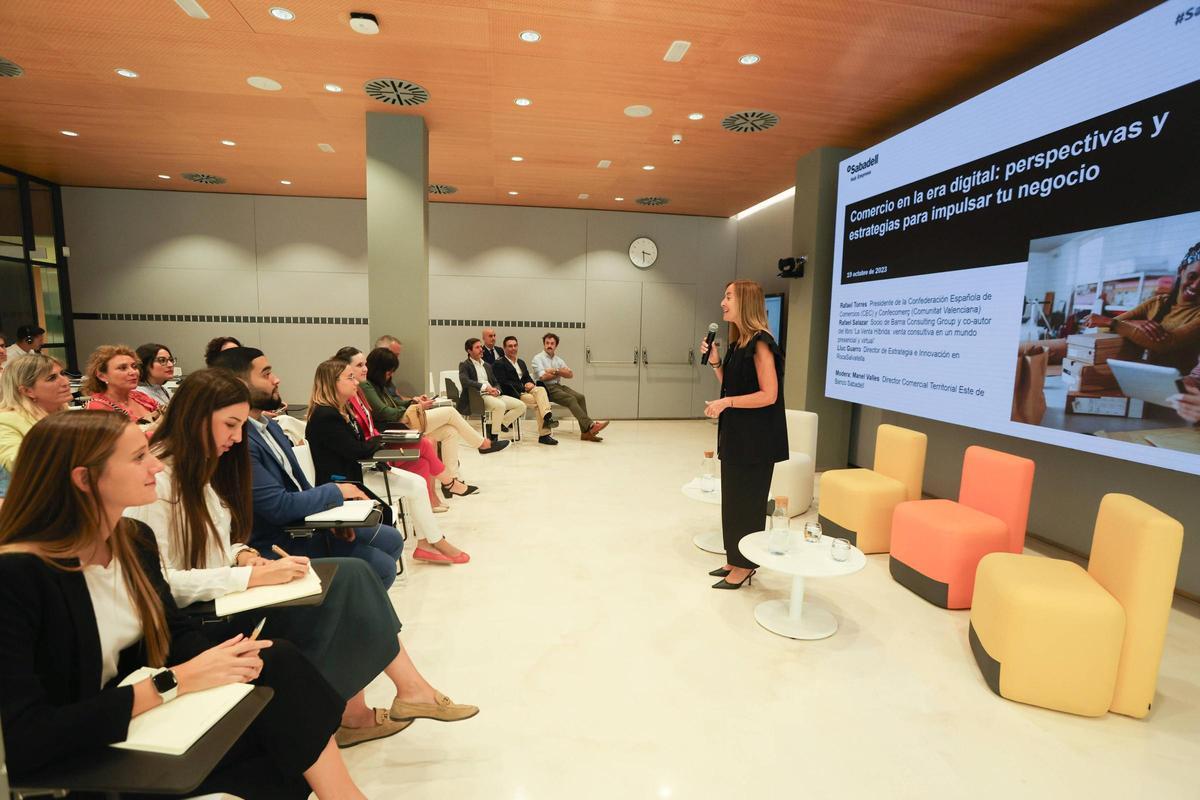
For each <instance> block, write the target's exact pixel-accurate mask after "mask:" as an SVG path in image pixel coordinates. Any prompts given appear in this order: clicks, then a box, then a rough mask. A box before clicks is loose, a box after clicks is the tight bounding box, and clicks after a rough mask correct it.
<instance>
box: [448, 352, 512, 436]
mask: <svg viewBox="0 0 1200 800" xmlns="http://www.w3.org/2000/svg"><path fill="white" fill-rule="evenodd" d="M463 349H465V350H466V351H467V357H466V358H465V359H463V361H462V363H461V364H459V365H458V383H459V385H460V386H461V387H462V394H461V395H460V396H459V398H458V410H459V412H460V413H462V414H469V413H470V411H471V401H470V398H469V397H468V396H467V390H468V389H474V390H475V391H477V392H479V395H480V396H481V397H482V398H483V407H484V410H485V411H486V412H487V414H488V415H490V416H491V418H492V421H493V422H495V421H497V420H499V422H500V429H501V430H505V431H506V430H508V428H509V426H510V425H512V424H513V423H514V422H515V421H516V419H517V417H519V416H521V415H522V414H524V413H525V404H524V403H522V402H521V401H520V400H518V399H517V398H515V397H506V396H505V395H502V394H501V393H500V387H499V384H498V383H497V382H496V374H495V372H493V371H492V365H491V364H488V363H487V362H486V361H484V360H483V343H482V342H480V341H479V340H478V339H474V338H471V339H467V341H466V344H464V345H463ZM484 435H485V436H487V437H488V438H489V439H490V438H492V436H493V433H492V429H491V426H489V425H487V424H486V422H485V423H484Z"/></svg>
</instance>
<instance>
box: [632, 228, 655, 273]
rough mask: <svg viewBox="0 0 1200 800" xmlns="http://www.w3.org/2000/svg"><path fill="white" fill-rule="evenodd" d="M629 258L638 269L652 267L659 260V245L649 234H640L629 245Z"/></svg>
mask: <svg viewBox="0 0 1200 800" xmlns="http://www.w3.org/2000/svg"><path fill="white" fill-rule="evenodd" d="M629 260H630V261H632V262H633V265H634V266H635V267H637V268H638V269H650V268H651V267H653V266H654V262H655V261H658V245H656V244H655V243H654V240H653V239H651V238H650V237H649V236H639V237H638V238H636V239H634V240H633V242H632V243H631V244H630V245H629Z"/></svg>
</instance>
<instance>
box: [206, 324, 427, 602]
mask: <svg viewBox="0 0 1200 800" xmlns="http://www.w3.org/2000/svg"><path fill="white" fill-rule="evenodd" d="M214 363H215V364H216V366H217V368H220V369H226V370H228V371H230V372H232V373H233V374H234V375H235V376H236V377H237V378H239V379H241V381H242V382H243V383H245V384H246V385H247V386H248V387H249V389H250V418H249V420H248V421H247V425H246V440H247V443H248V449H249V451H250V463H251V466H252V469H253V494H254V522H253V529H252V532H251V534H250V545H251V546H252V547H254V548H255V549H257V550H259V551H261V552H263V553H271V552H273V546H277V547H280V548H282V549H283V550H285V551H286V552H289V553H293V554H296V555H304V556H310V557H314V558H315V557H321V556H346V557H351V558H358V559H361V560H363V561H366V562H367V563H368V564H369V565H370V566H371V569H372V570H373V571H374V572H375V574H376V575H378V576H379V580H381V581H382V582H383V586H384V588H389V587H391V585H392V584H393V583H394V582H395V580H396V561H397V559H399V558H400V551H401V550H402V549H403V548H404V537H403V536H401V534H400V531H398V530H396V528H394V527H393V526H391V525H388V524H381V525H379V526H378V527H365V528H356V529H353V530H352V531H351V533H353V536H350V535H349V533H346V532H339V533H334V532H332V531H331V532H326V533H324V534H321V535H317V536H313V537H312V538H308V539H293V538H292V537H291V536H290V535H288V533H287V531H286V530H285V527H286V526H288V525H291V524H294V523H298V522H300V521H302V520H303V519H304V518H305V517H307V516H309V515H310V514H315V513H317V512H318V511H324V510H326V509H329V508H336V507H338V506H340V505H342V504H343V503H344V502H345V501H346V500H366V499H368V498H367V495H366V494H364V493H363V491H362V489H360V488H358V487H357V486H354V485H353V484H348V483H326V484H324V485H322V486H318V487H316V488H313V486H312V485H311V484H310V483H309V482H308V479H307V478H306V477H305V476H304V471H303V470H302V469H301V468H300V462H299V461H297V460H296V455H295V453H294V452H293V449H292V443H291V441H289V440H288V437H287V436H286V435H285V434H284V432H283V430H282V429H280V427H279V423H278V422H276V421H275V420H273V419H271V417H269V416H267V413H268V412H270V411H272V410H275V409H279V408H281V407H282V406H283V400H282V399H281V398H280V397H279V378H278V377H276V376H275V375H274V374H273V372H272V369H271V364H270V362H268V361H267V357H266V356H265V355H263V352H262V351H261V350H258V349H256V348H253V347H237V348H233V349H230V350H226V351H225V352H223V353H221V355H220V356H218V357H217V359H216V360H215V361H214ZM185 383H186V381H185Z"/></svg>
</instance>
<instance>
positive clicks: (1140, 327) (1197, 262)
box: [1088, 242, 1200, 372]
mask: <svg viewBox="0 0 1200 800" xmlns="http://www.w3.org/2000/svg"><path fill="white" fill-rule="evenodd" d="M1088 325H1090V326H1093V327H1108V328H1109V329H1110V330H1112V332H1113V333H1119V334H1121V336H1123V337H1125V338H1126V339H1127V340H1129V341H1131V342H1133V343H1134V344H1135V345H1137V346H1138V347H1140V348H1144V349H1145V351H1146V352H1147V354H1148V358H1147V360H1148V361H1149V362H1150V363H1152V364H1161V365H1163V366H1169V367H1175V368H1176V369H1178V370H1179V371H1180V372H1187V371H1189V370H1190V369H1192V367H1193V366H1195V364H1196V358H1197V356H1200V242H1197V243H1196V244H1194V245H1192V247H1191V249H1190V250H1188V251H1187V254H1186V255H1185V256H1184V257H1183V261H1181V262H1180V264H1179V267H1178V269H1177V271H1176V273H1175V282H1174V284H1173V286H1172V288H1171V290H1170V291H1169V292H1167V293H1165V294H1155V295H1154V296H1153V297H1151V298H1150V299H1148V300H1146V301H1145V302H1143V303H1141V304H1139V305H1138V306H1137V307H1135V308H1131V309H1130V310H1128V311H1126V312H1125V313H1123V314H1118V315H1116V316H1115V317H1108V316H1103V315H1100V314H1093V315H1092V316H1091V318H1090V319H1089V320H1088Z"/></svg>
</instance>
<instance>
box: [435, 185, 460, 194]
mask: <svg viewBox="0 0 1200 800" xmlns="http://www.w3.org/2000/svg"><path fill="white" fill-rule="evenodd" d="M457 191H458V187H457V186H451V185H450V184H448V183H431V184H429V193H430V194H454V193H455V192H457Z"/></svg>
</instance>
